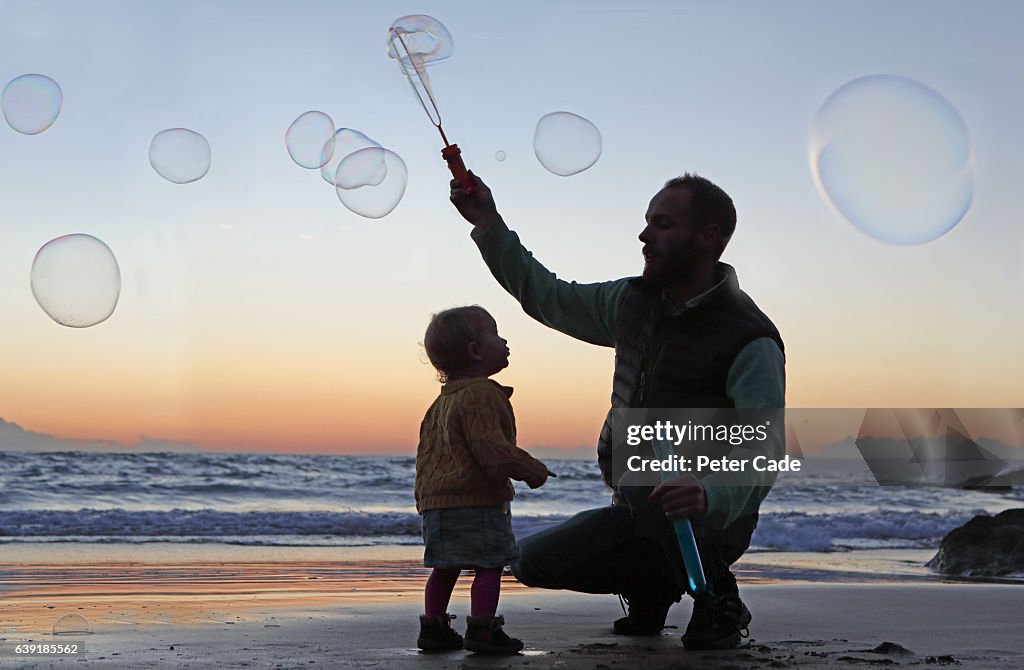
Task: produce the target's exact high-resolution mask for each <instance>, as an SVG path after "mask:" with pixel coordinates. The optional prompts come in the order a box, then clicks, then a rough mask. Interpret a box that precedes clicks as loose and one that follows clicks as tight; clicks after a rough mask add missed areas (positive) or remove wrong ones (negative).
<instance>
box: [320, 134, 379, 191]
mask: <svg viewBox="0 0 1024 670" xmlns="http://www.w3.org/2000/svg"><path fill="white" fill-rule="evenodd" d="M370 148H377V149H380V148H381V147H380V144H378V143H377V142H375V141H373V140H372V139H370V138H369V137H367V136H366V135H364V134H363V133H361V132H359V131H358V130H353V129H351V128H338V130H337V131H336V132H335V133H334V135H333V136H332V137H331V139H330V140H329V141H328V142H325V143H324V145H323V147H322V148H321V153H322V156H325V157H326V158H322V160H323V161H324V162H323V163H321V167H320V176H321V177H323V178H324V181H326V182H327V183H328V184H330V185H331V186H337V185H338V182H337V176H338V166H339V165H340V164H341V162H342V161H343V160H345V158H346V157H348V156H349V155H351V154H353V153H355V152H356V151H359V150H360V149H370Z"/></svg>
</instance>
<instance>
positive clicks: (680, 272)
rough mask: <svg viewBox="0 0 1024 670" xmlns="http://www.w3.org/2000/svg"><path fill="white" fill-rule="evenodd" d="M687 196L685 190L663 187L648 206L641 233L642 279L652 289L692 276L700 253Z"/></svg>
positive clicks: (677, 187)
mask: <svg viewBox="0 0 1024 670" xmlns="http://www.w3.org/2000/svg"><path fill="white" fill-rule="evenodd" d="M690 197H691V194H690V190H689V189H688V188H686V187H681V186H675V187H672V188H663V189H661V190H660V191H658V193H657V194H656V195H655V196H654V197H653V198H652V199H651V204H650V205H648V207H647V216H646V219H647V226H646V227H645V228H644V230H643V232H642V233H640V241H641V242H643V243H644V246H643V254H644V275H643V276H644V280H646V281H648V282H650V283H652V284H654V285H655V286H671V285H673V284H675V283H677V282H679V281H685V280H686V279H688V278H689V277H690V275H691V274H692V273H693V269H694V265H695V261H696V258H697V254H698V252H699V250H698V247H697V226H696V224H695V223H694V222H693V220H692V218H693V217H692V214H691V212H690Z"/></svg>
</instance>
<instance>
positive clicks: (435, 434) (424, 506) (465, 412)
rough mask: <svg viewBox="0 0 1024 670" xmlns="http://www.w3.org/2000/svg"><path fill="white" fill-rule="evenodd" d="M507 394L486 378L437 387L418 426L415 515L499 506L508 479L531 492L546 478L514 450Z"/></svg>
mask: <svg viewBox="0 0 1024 670" xmlns="http://www.w3.org/2000/svg"><path fill="white" fill-rule="evenodd" d="M511 395H512V389H511V388H508V387H505V386H501V385H500V384H498V383H497V382H495V381H493V380H491V379H487V378H486V377H477V378H473V379H460V380H458V381H454V382H449V383H448V384H445V385H444V386H443V387H441V394H440V395H439V396H438V397H437V399H436V400H434V403H433V404H432V405H431V406H430V409H428V410H427V414H426V416H425V417H424V418H423V423H422V424H420V443H419V447H418V448H417V450H416V485H415V491H416V511H417V512H420V513H422V512H425V511H427V510H431V509H446V508H452V507H489V506H493V505H500V504H502V503H504V502H505V501H507V500H511V499H512V497H513V496H514V495H515V492H514V490H513V488H512V482H511V481H509V478H512V479H517V480H520V481H524V482H526V483H527V485H529V487H530V488H537V487H538V486H540V485H542V484H543V483H544V482H545V480H547V477H548V469H547V467H545V466H544V464H543V463H541V462H540V461H538V460H537V459H536V458H534V457H533V456H530V454H528V453H526V452H525V451H523V450H522V449H520V448H519V447H517V446H516V423H515V416H514V415H513V413H512V403H510V402H509V400H508V399H509V396H511Z"/></svg>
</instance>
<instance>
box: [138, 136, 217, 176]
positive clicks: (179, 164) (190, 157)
mask: <svg viewBox="0 0 1024 670" xmlns="http://www.w3.org/2000/svg"><path fill="white" fill-rule="evenodd" d="M149 164H150V165H152V166H153V169H154V170H156V173H157V174H158V175H160V176H161V177H163V178H164V179H166V180H167V181H171V182H174V183H175V184H188V183H189V182H193V181H196V180H198V179H202V178H203V177H204V176H205V175H206V173H207V172H209V171H210V143H209V142H207V141H206V138H205V137H203V136H202V135H200V134H199V133H197V132H195V131H193V130H189V129H187V128H169V129H167V130H161V131H160V132H159V133H157V134H156V135H154V136H153V141H152V142H150V144H149Z"/></svg>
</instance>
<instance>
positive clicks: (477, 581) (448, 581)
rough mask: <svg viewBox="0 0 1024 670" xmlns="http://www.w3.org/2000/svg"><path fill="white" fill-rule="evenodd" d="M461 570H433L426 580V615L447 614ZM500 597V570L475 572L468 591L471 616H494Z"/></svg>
mask: <svg viewBox="0 0 1024 670" xmlns="http://www.w3.org/2000/svg"><path fill="white" fill-rule="evenodd" d="M461 572H462V571H461V570H455V569H452V570H447V569H442V568H434V570H433V572H431V573H430V577H429V578H427V588H426V592H425V594H424V600H425V601H426V602H425V606H426V615H427V616H441V615H442V614H445V613H447V612H448V602H449V601H450V600H451V597H452V590H453V589H454V588H455V582H456V581H457V580H458V579H459V574H460V573H461ZM499 595H501V568H492V569H489V570H477V571H476V576H475V577H474V578H473V588H472V590H471V591H470V597H471V600H470V602H471V605H470V613H471V615H472V616H494V613H495V612H497V611H498V596H499Z"/></svg>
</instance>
